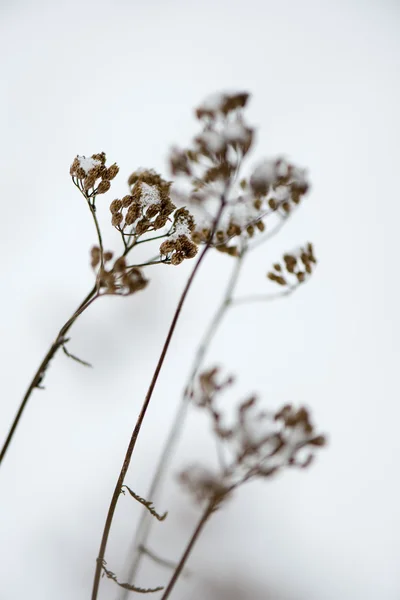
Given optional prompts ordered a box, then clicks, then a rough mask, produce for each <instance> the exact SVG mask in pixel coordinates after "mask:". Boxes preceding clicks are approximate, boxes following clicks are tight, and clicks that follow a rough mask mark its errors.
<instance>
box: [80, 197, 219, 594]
mask: <svg viewBox="0 0 400 600" xmlns="http://www.w3.org/2000/svg"><path fill="white" fill-rule="evenodd" d="M225 203H226V202H225V197H224V195H223V196H222V197H221V203H220V206H219V210H218V213H217V215H216V217H215V219H214V223H213V227H212V230H211V233H210V237H209V241H208V242H207V244H206V245H205V246H204V248H203V250H202V252H201V253H200V256H199V258H198V260H197V262H196V264H195V266H194V268H193V270H192V272H191V274H190V276H189V278H188V280H187V282H186V285H185V288H184V290H183V292H182V295H181V297H180V299H179V302H178V306H177V307H176V310H175V314H174V316H173V319H172V323H171V325H170V328H169V331H168V334H167V337H166V339H165V342H164V346H163V348H162V350H161V354H160V357H159V359H158V362H157V365H156V368H155V371H154V373H153V377H152V379H151V382H150V386H149V389H148V390H147V394H146V397H145V399H144V401H143V405H142V408H141V410H140V413H139V416H138V418H137V421H136V425H135V427H134V430H133V432H132V435H131V438H130V440H129V445H128V448H127V450H126V453H125V458H124V461H123V463H122V468H121V471H120V474H119V477H118V479H117V483H116V485H115V489H114V492H113V495H112V498H111V502H110V506H109V508H108V512H107V517H106V521H105V525H104V530H103V535H102V538H101V543H100V549H99V554H98V557H97V560H96V569H95V574H94V581H93V590H92V600H97V595H98V591H99V585H100V576H101V570H102V565H103V563H104V557H105V552H106V547H107V541H108V536H109V534H110V529H111V525H112V521H113V517H114V513H115V509H116V506H117V503H118V499H119V496H120V493H121V488H122V485H123V483H124V480H125V475H126V473H127V471H128V468H129V464H130V461H131V458H132V454H133V451H134V449H135V446H136V441H137V439H138V436H139V433H140V429H141V427H142V424H143V420H144V418H145V416H146V411H147V408H148V406H149V403H150V400H151V397H152V395H153V391H154V388H155V386H156V383H157V379H158V376H159V374H160V371H161V368H162V366H163V364H164V360H165V357H166V354H167V351H168V348H169V345H170V343H171V339H172V336H173V334H174V331H175V327H176V324H177V322H178V319H179V315H180V313H181V310H182V307H183V304H184V302H185V299H186V296H187V295H188V293H189V290H190V288H191V286H192V283H193V280H194V278H195V277H196V274H197V272H198V270H199V268H200V265H201V263H202V262H203V260H204V258H205V256H206V254H207V252H208V250H209V248H210V247H211V242H212V239H213V237H214V233H215V231H216V228H217V225H218V222H219V220H220V218H221V214H222V212H223V210H224V207H225Z"/></svg>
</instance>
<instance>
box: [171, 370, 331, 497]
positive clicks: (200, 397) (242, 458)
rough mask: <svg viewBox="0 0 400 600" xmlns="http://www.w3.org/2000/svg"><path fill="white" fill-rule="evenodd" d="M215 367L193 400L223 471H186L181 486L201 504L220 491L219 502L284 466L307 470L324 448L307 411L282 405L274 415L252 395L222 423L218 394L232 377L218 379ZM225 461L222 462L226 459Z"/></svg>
mask: <svg viewBox="0 0 400 600" xmlns="http://www.w3.org/2000/svg"><path fill="white" fill-rule="evenodd" d="M219 379H220V373H219V369H218V368H214V369H210V370H209V371H206V372H205V373H202V374H201V375H200V377H199V379H198V383H197V386H196V387H195V388H194V390H192V393H191V397H192V400H193V402H194V403H195V405H196V406H198V407H199V408H202V409H203V410H205V411H206V412H207V413H208V415H209V416H210V419H211V422H212V426H213V433H214V435H215V436H216V438H217V441H218V443H219V444H221V445H222V448H223V449H224V450H225V452H226V453H225V459H226V455H227V454H228V455H229V460H227V461H226V463H225V465H224V467H223V469H222V472H221V473H220V474H218V475H211V474H210V473H209V471H207V470H201V469H200V468H197V471H194V474H193V471H192V470H185V471H184V472H183V475H181V482H182V483H184V484H185V486H186V487H187V488H188V489H189V491H190V492H191V493H192V494H193V495H194V496H195V498H196V500H197V501H202V500H204V499H206V498H208V497H210V496H212V494H213V493H214V490H215V489H218V494H219V502H220V501H221V499H222V498H223V497H225V496H227V495H229V494H230V493H231V492H232V491H233V490H234V489H236V488H237V487H238V486H239V485H242V484H244V483H245V482H247V481H250V480H253V479H255V478H258V477H262V478H265V477H270V476H271V475H273V474H275V473H277V472H279V471H281V470H282V469H284V468H285V467H300V468H305V467H307V466H309V464H310V463H311V461H312V459H313V458H314V452H315V450H316V449H317V448H320V447H323V446H324V445H325V444H326V439H325V437H324V436H323V435H321V434H318V433H316V431H315V429H314V426H313V424H312V422H311V419H310V414H309V411H308V409H307V408H305V407H299V408H295V407H293V406H292V405H289V404H288V405H286V406H284V407H283V408H281V409H280V410H278V411H266V410H263V409H260V408H259V401H258V398H257V397H256V396H250V397H249V398H246V399H245V400H244V401H242V402H241V403H240V404H239V405H238V407H237V410H236V414H235V417H234V419H233V422H232V423H231V424H230V425H227V424H226V418H225V416H224V412H223V411H222V410H221V409H220V407H219V406H218V401H219V395H220V393H221V392H222V391H223V390H225V389H226V388H227V387H228V386H230V385H231V384H232V382H233V379H232V377H228V378H225V380H222V381H219ZM224 462H225V461H224Z"/></svg>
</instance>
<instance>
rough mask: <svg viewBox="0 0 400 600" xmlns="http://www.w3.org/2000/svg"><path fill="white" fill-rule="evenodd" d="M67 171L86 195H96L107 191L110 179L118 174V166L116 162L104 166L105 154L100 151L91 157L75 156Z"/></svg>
mask: <svg viewBox="0 0 400 600" xmlns="http://www.w3.org/2000/svg"><path fill="white" fill-rule="evenodd" d="M69 172H70V175H71V177H72V180H73V182H74V184H75V185H77V186H78V187H79V188H80V189H81V190H83V191H84V192H85V193H86V194H87V196H97V195H98V194H105V193H106V192H108V190H109V189H110V187H111V183H110V181H112V180H113V179H114V177H116V176H117V175H118V172H119V167H118V166H117V164H116V163H114V164H113V165H111V166H110V167H106V155H105V153H104V152H100V153H99V154H92V156H91V157H86V156H77V157H76V158H75V159H74V161H73V163H72V165H71V168H70V171H69Z"/></svg>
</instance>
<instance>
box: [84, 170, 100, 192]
mask: <svg viewBox="0 0 400 600" xmlns="http://www.w3.org/2000/svg"><path fill="white" fill-rule="evenodd" d="M96 179H97V177H96V173H93V172H92V171H91V172H90V173H89V175H88V176H87V177H85V179H84V181H83V188H84V190H85V191H87V190H89V189H90V188H92V187H94V186H95V183H96Z"/></svg>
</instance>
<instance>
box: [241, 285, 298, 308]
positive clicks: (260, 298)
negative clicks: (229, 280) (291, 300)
mask: <svg viewBox="0 0 400 600" xmlns="http://www.w3.org/2000/svg"><path fill="white" fill-rule="evenodd" d="M297 287H298V286H297V285H293V286H291V287H289V288H288V289H286V290H284V291H282V292H276V293H275V294H254V295H252V296H240V297H239V298H234V299H233V300H232V306H237V305H239V304H250V303H252V302H271V301H273V300H279V299H280V298H285V297H286V296H290V294H293V292H294V291H295V290H296V289H297Z"/></svg>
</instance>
